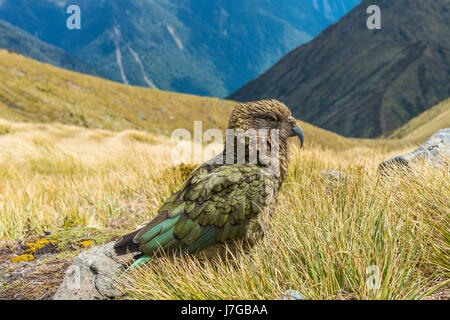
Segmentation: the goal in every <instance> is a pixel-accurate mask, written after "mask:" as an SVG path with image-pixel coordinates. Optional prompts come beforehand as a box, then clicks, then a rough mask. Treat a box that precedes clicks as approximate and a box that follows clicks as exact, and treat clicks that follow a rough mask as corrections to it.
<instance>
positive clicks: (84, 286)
mask: <svg viewBox="0 0 450 320" xmlns="http://www.w3.org/2000/svg"><path fill="white" fill-rule="evenodd" d="M113 245H114V242H110V243H107V244H105V245H102V246H97V247H94V248H92V249H90V250H88V251H85V252H83V253H81V254H80V255H78V256H77V257H76V258H75V259H74V261H73V264H72V265H71V266H70V267H69V268H68V269H67V271H66V274H65V277H64V280H63V282H62V284H61V286H60V287H59V288H58V290H57V291H56V294H55V295H54V297H53V299H54V300H97V299H102V300H103V299H112V298H118V297H121V296H123V293H122V292H121V291H120V290H119V288H118V287H117V285H116V282H115V279H116V277H117V275H118V274H119V272H120V270H121V267H122V266H125V265H126V261H127V260H128V259H130V257H129V256H125V257H118V256H116V255H115V253H114V249H113Z"/></svg>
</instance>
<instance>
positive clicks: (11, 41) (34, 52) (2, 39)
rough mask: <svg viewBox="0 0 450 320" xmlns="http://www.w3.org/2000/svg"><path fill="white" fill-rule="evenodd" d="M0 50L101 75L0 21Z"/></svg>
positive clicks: (24, 32)
mask: <svg viewBox="0 0 450 320" xmlns="http://www.w3.org/2000/svg"><path fill="white" fill-rule="evenodd" d="M0 48H3V49H7V50H12V51H17V52H18V53H20V54H22V55H24V56H27V57H30V58H33V59H36V60H39V61H41V62H44V63H49V64H52V65H54V66H56V67H61V68H64V69H68V70H72V71H76V72H81V73H85V74H90V75H96V76H101V74H100V73H99V72H98V71H97V70H95V69H94V68H92V67H91V66H89V65H88V64H86V63H84V62H83V61H81V60H80V59H78V58H76V57H73V56H71V55H70V54H68V53H67V52H65V51H64V50H62V49H60V48H57V47H55V46H52V45H49V44H47V43H45V42H43V41H41V40H39V39H38V38H36V37H33V36H32V35H31V34H29V33H27V32H26V31H23V30H22V29H20V28H17V27H15V26H13V25H12V24H10V23H8V22H6V21H3V20H0Z"/></svg>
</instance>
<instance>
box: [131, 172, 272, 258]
mask: <svg viewBox="0 0 450 320" xmlns="http://www.w3.org/2000/svg"><path fill="white" fill-rule="evenodd" d="M266 178H267V177H266V176H265V175H264V174H263V172H262V171H261V168H260V167H258V166H256V165H248V164H233V165H224V166H221V167H217V168H214V169H212V170H207V169H206V168H202V167H200V168H199V169H197V170H196V171H194V172H193V173H192V175H191V176H190V177H189V178H188V179H187V180H186V182H185V183H184V184H183V186H182V187H181V189H180V190H179V191H178V192H177V193H175V194H174V195H173V196H172V197H170V198H169V199H168V200H167V201H166V202H165V203H164V205H163V206H162V207H161V208H160V210H159V212H158V215H157V216H156V217H155V219H153V221H151V222H150V223H149V224H148V225H147V226H145V227H144V228H143V229H141V230H140V231H139V232H138V233H137V234H136V235H135V236H134V237H133V241H134V243H136V244H137V245H138V246H139V250H140V251H141V252H143V253H145V254H152V253H154V252H155V251H156V250H157V249H158V248H159V247H162V248H163V249H178V248H182V249H184V250H187V251H196V250H201V249H204V248H206V247H208V246H210V245H212V244H214V243H216V242H225V241H227V240H230V239H236V238H239V237H242V236H244V234H245V231H246V226H247V224H248V223H249V221H250V219H251V218H254V217H255V216H256V215H258V214H259V213H260V212H261V211H262V209H263V208H264V207H265V204H266V199H267V197H268V194H269V192H268V190H269V189H268V188H267V179H266Z"/></svg>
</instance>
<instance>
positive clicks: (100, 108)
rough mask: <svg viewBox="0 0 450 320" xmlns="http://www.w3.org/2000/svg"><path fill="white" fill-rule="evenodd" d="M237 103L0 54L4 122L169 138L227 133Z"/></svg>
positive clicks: (310, 135)
mask: <svg viewBox="0 0 450 320" xmlns="http://www.w3.org/2000/svg"><path fill="white" fill-rule="evenodd" d="M235 104H236V103H235V102H233V101H227V100H221V99H216V98H206V97H205V98H204V97H198V96H194V95H185V94H179V93H172V92H166V91H160V90H152V89H146V88H139V87H133V86H127V85H123V84H119V83H115V82H111V81H108V80H104V79H100V78H96V77H91V76H87V75H83V74H79V73H75V72H71V71H67V70H62V69H59V68H55V67H53V66H50V65H47V64H42V63H40V62H37V61H35V60H32V59H29V58H25V57H23V56H21V55H17V54H11V53H8V52H7V51H5V50H0V118H4V119H7V120H12V121H19V122H23V121H25V122H29V121H33V122H60V123H63V124H73V125H79V126H84V127H88V128H103V129H107V130H111V131H121V130H126V129H138V130H145V131H148V132H151V133H155V134H159V135H169V134H170V133H171V132H172V131H173V130H174V129H177V128H187V129H190V130H191V129H192V127H193V122H194V121H196V120H202V121H203V129H208V128H219V129H223V128H225V127H226V124H227V121H228V115H229V113H230V112H231V110H232V108H233V107H234V105H235ZM139 115H143V116H144V117H146V118H147V120H143V119H141V118H140V117H139ZM302 125H303V127H304V129H305V133H306V135H307V143H308V144H315V145H320V146H322V147H327V148H335V149H336V148H348V147H353V146H359V145H366V144H369V145H370V144H374V143H376V142H374V141H370V140H366V141H364V140H357V139H346V138H344V137H342V136H339V135H337V134H335V133H333V132H330V131H327V130H323V129H320V128H317V127H315V126H312V125H310V124H307V123H302ZM389 143H390V144H392V142H389ZM379 144H382V142H381V141H380V142H379Z"/></svg>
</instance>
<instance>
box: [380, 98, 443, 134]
mask: <svg viewBox="0 0 450 320" xmlns="http://www.w3.org/2000/svg"><path fill="white" fill-rule="evenodd" d="M449 127H450V99H447V100H445V101H442V102H441V103H439V104H438V105H436V106H434V107H433V108H431V109H429V110H427V111H425V112H424V113H422V114H420V115H419V116H417V117H415V118H414V119H412V120H411V121H409V122H408V123H407V124H405V125H404V126H402V127H401V128H399V129H397V130H396V131H395V132H394V133H393V134H392V135H390V136H389V138H392V139H404V140H414V141H417V140H425V139H426V138H428V137H429V136H431V135H432V134H433V133H435V132H436V131H438V130H440V129H443V128H449Z"/></svg>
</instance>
